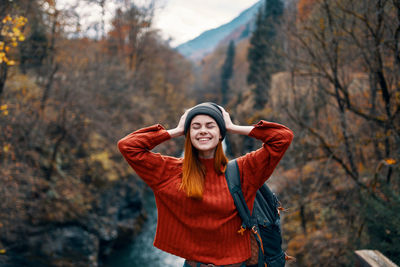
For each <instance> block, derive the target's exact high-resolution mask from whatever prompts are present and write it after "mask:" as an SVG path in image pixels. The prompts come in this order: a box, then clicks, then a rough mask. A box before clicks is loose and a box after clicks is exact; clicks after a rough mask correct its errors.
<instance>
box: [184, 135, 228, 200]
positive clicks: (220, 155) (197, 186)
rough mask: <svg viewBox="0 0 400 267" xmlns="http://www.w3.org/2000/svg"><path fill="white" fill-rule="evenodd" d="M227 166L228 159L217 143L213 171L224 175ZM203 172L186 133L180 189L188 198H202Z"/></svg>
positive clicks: (220, 145) (197, 154)
mask: <svg viewBox="0 0 400 267" xmlns="http://www.w3.org/2000/svg"><path fill="white" fill-rule="evenodd" d="M227 164H228V159H227V157H226V156H225V154H224V150H223V149H222V143H221V141H219V142H218V145H217V147H216V149H215V155H214V168H215V171H216V172H217V173H218V174H223V173H225V169H226V166H227ZM205 172H206V170H205V168H204V165H203V164H202V163H201V161H200V159H199V153H198V151H197V149H196V148H195V147H193V145H192V142H191V140H190V131H188V132H187V134H186V140H185V155H184V158H183V166H182V183H181V186H180V189H182V190H183V191H184V192H185V193H186V195H187V196H188V197H193V198H199V199H201V198H202V197H203V190H204V176H205Z"/></svg>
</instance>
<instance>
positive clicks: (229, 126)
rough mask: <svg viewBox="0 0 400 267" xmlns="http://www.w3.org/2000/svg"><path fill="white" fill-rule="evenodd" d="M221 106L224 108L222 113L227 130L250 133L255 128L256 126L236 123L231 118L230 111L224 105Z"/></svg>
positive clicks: (243, 133) (235, 132)
mask: <svg viewBox="0 0 400 267" xmlns="http://www.w3.org/2000/svg"><path fill="white" fill-rule="evenodd" d="M219 108H220V109H221V110H222V115H223V116H224V120H225V126H226V130H227V132H230V133H234V134H241V135H248V134H249V133H250V132H251V131H252V130H253V129H254V126H242V125H236V124H234V123H233V122H232V120H231V117H230V116H229V113H228V112H226V110H225V109H224V108H223V107H221V106H219Z"/></svg>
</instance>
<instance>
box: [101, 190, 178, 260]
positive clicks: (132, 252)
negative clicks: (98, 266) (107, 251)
mask: <svg viewBox="0 0 400 267" xmlns="http://www.w3.org/2000/svg"><path fill="white" fill-rule="evenodd" d="M145 192H146V193H145V195H144V200H143V204H144V209H145V210H146V212H147V214H148V220H147V221H146V223H145V225H144V227H143V229H142V232H141V233H140V234H139V235H138V236H137V237H136V238H135V241H134V242H133V243H132V244H131V245H129V246H127V247H126V248H124V249H120V250H119V251H117V252H115V253H113V254H112V255H111V256H110V257H109V258H108V259H107V261H106V262H104V265H103V266H106V267H147V266H152V267H153V266H154V267H179V266H183V262H184V260H183V259H182V258H179V257H176V256H174V255H171V254H168V253H165V252H163V251H161V250H159V249H157V248H155V247H154V246H153V240H154V235H155V232H156V226H157V209H156V202H155V199H154V195H153V193H152V192H151V190H145Z"/></svg>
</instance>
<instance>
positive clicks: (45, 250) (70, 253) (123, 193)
mask: <svg viewBox="0 0 400 267" xmlns="http://www.w3.org/2000/svg"><path fill="white" fill-rule="evenodd" d="M136 188H137V187H136V185H134V184H130V183H128V182H126V181H119V182H115V183H114V184H113V185H112V186H110V187H109V188H106V189H104V190H103V191H102V192H97V193H98V196H97V197H96V198H95V199H96V203H93V208H92V212H90V213H88V214H87V216H85V217H83V218H80V219H79V220H74V221H68V222H41V223H40V224H36V225H31V224H27V223H26V224H25V225H22V226H21V228H20V229H19V230H18V231H16V233H15V236H14V235H11V234H10V235H8V237H10V238H11V239H8V240H7V239H4V240H2V241H3V242H5V243H4V246H5V247H9V248H11V247H13V248H12V249H10V250H9V251H7V253H6V255H0V266H35V267H41V266H43V267H47V266H66V267H68V266H74V267H75V266H99V264H100V262H101V260H102V259H104V258H105V257H107V255H109V254H110V253H112V252H113V250H114V249H116V248H120V247H123V246H126V245H128V244H129V243H131V242H133V240H134V238H135V236H136V235H137V234H138V233H139V232H140V229H141V227H142V225H143V223H144V221H145V219H146V216H145V215H144V212H143V209H142V200H141V194H140V193H139V192H138V190H137V189H136ZM12 237H13V238H12ZM15 240H18V242H16V241H15ZM14 244H16V245H14Z"/></svg>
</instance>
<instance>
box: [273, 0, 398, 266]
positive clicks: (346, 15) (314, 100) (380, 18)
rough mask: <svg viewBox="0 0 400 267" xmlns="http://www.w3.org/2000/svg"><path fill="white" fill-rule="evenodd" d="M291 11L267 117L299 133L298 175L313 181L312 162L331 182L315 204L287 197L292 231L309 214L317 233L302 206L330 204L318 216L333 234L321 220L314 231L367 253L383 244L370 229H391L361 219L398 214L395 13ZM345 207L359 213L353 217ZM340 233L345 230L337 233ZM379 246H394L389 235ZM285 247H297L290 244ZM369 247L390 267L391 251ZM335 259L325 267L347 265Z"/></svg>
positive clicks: (393, 7) (360, 8)
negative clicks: (282, 116)
mask: <svg viewBox="0 0 400 267" xmlns="http://www.w3.org/2000/svg"><path fill="white" fill-rule="evenodd" d="M298 7H299V8H298V10H299V13H296V10H295V8H294V9H293V10H292V12H287V14H286V15H285V19H286V20H287V23H286V26H285V29H284V32H285V36H286V38H285V41H286V43H285V49H286V50H285V53H286V56H287V61H286V67H287V70H288V73H287V74H286V76H285V77H286V79H287V81H288V82H287V83H286V86H285V87H281V88H286V89H285V90H283V91H281V93H280V96H279V97H280V98H279V99H278V97H276V101H277V102H279V103H280V104H279V105H278V106H276V108H278V107H279V108H280V109H281V110H286V115H287V116H288V118H289V119H290V120H291V121H292V123H293V124H294V125H295V126H294V127H296V128H298V129H299V130H301V131H302V132H304V131H305V132H306V133H307V134H305V135H304V136H303V135H301V136H300V140H298V142H300V144H302V145H301V147H299V148H297V149H296V151H299V152H294V151H293V152H292V153H293V154H296V153H304V152H307V153H306V155H307V158H308V160H307V161H306V162H304V161H301V162H302V163H303V164H304V165H303V166H298V168H299V169H300V170H303V171H304V170H306V171H307V173H310V171H312V173H313V174H315V167H313V168H310V166H313V165H312V164H311V163H312V162H314V164H319V166H320V167H319V168H320V169H329V170H331V173H328V174H327V173H325V174H324V175H316V176H315V179H317V180H316V181H315V183H314V184H313V185H312V186H313V187H314V186H317V185H318V184H319V185H323V186H322V187H315V188H321V189H322V190H323V191H322V192H324V194H323V196H324V199H319V198H320V197H321V196H318V194H316V193H313V192H309V193H307V194H306V196H304V195H303V193H304V191H303V193H300V192H298V193H295V192H293V194H296V195H303V197H302V198H301V199H300V201H301V202H300V205H299V206H300V207H299V211H301V210H302V207H306V210H305V213H306V216H304V215H301V212H300V214H299V216H300V217H301V218H302V222H304V218H305V219H307V218H308V216H307V214H313V216H314V218H318V219H317V221H318V220H321V223H322V218H320V217H319V216H322V214H318V213H316V212H315V209H314V210H311V209H310V208H308V209H307V206H304V203H310V204H312V205H313V206H314V207H315V206H316V205H321V206H325V205H328V203H325V202H324V200H325V199H331V200H335V201H334V202H333V203H334V204H329V205H330V206H329V208H327V210H326V213H325V215H324V216H326V217H329V218H331V219H335V224H333V223H332V224H331V223H329V222H330V221H329V220H327V219H326V217H325V219H324V220H323V221H324V224H323V225H319V227H318V228H317V229H318V230H319V231H321V230H322V229H324V232H325V233H327V232H330V233H332V234H333V235H332V237H331V238H330V240H331V241H332V242H335V240H336V241H337V240H338V239H335V236H336V238H340V236H341V238H344V239H343V240H342V242H343V243H344V244H346V245H347V246H350V247H352V248H356V247H359V246H362V245H366V244H368V242H369V241H368V240H370V238H372V239H374V240H378V239H379V238H383V235H384V233H383V232H382V230H379V231H375V230H376V229H383V228H385V227H386V229H388V228H390V229H389V232H390V233H397V232H398V227H397V226H394V225H393V224H383V223H382V224H381V225H379V222H378V221H376V220H370V219H369V218H368V217H370V216H374V215H373V214H372V213H371V211H372V210H377V209H378V207H379V208H382V211H383V212H382V214H381V216H382V217H381V218H383V217H385V214H386V215H387V216H388V219H389V216H390V214H392V213H391V212H389V210H388V209H391V207H392V205H391V204H389V203H393V206H397V205H398V192H399V191H398V188H399V183H398V179H393V177H396V178H397V177H398V175H399V169H398V162H399V158H398V155H399V154H398V151H399V127H398V126H399V125H400V124H399V101H398V98H396V95H397V94H398V91H399V86H398V81H399V78H400V77H399V71H398V69H399V68H398V65H397V52H396V51H398V50H396V49H398V48H397V40H398V34H397V32H398V29H399V26H398V25H399V23H398V22H399V17H398V11H399V8H398V3H397V2H396V1H362V2H360V1H352V0H347V1H340V2H337V1H329V0H320V1H299V2H298ZM300 7H301V8H300ZM393 21H395V22H396V23H393ZM275 103H276V102H275ZM300 151H301V152H300ZM330 174H334V176H333V175H330ZM310 177H313V176H310ZM319 190H320V189H314V190H313V191H314V192H318V191H319ZM329 197H331V198H329ZM348 202H352V203H355V204H356V205H358V206H359V207H361V208H362V209H363V211H364V212H362V214H360V213H359V212H358V210H357V209H354V208H352V207H351V206H349V205H348ZM385 210H386V212H385ZM303 212H304V211H303ZM394 220H395V221H396V220H397V219H394ZM338 222H340V223H338ZM309 223H310V222H309ZM302 224H303V228H306V229H307V226H306V227H304V223H302ZM340 225H346V226H347V228H346V229H347V230H346V231H343V229H342V228H340ZM383 225H385V226H384V227H383ZM373 229H375V230H373ZM305 232H306V231H305ZM339 232H340V236H338V235H337V233H339ZM334 233H336V234H334ZM314 238H315V239H314ZM385 238H387V240H389V241H388V242H389V243H395V242H396V241H395V240H396V235H395V234H393V235H392V234H388V235H386V237H385ZM317 239H318V237H317V235H316V234H313V236H312V237H311V236H307V239H303V241H304V240H310V242H311V240H314V245H315V242H317ZM304 242H307V241H304ZM307 244H308V243H307ZM382 244H383V243H382ZM289 245H290V246H291V245H292V246H293V247H296V246H298V245H296V244H295V242H293V243H291V244H289ZM375 245H376V246H375V247H376V248H379V249H380V250H381V251H382V252H383V253H384V254H387V255H388V256H389V257H390V258H392V259H393V260H395V261H397V260H398V259H397V258H396V256H395V255H396V253H395V251H398V249H399V248H398V247H392V248H391V249H389V248H388V246H385V245H382V246H379V245H378V242H375ZM306 246H307V245H306ZM317 247H318V246H317ZM314 254H318V253H314ZM397 254H398V253H397ZM340 255H345V254H343V251H341V249H340V248H339V247H338V248H337V250H336V252H333V253H332V254H331V255H330V256H329V257H330V259H334V258H336V259H337V260H339V259H340V262H343V263H345V262H347V261H348V260H349V255H348V256H347V259H346V256H345V257H342V256H340ZM327 259H328V258H325V259H324V261H325V260H327ZM305 260H307V261H310V260H312V259H311V257H308V258H307V259H305ZM306 264H311V265H313V264H315V262H307V263H306Z"/></svg>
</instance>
